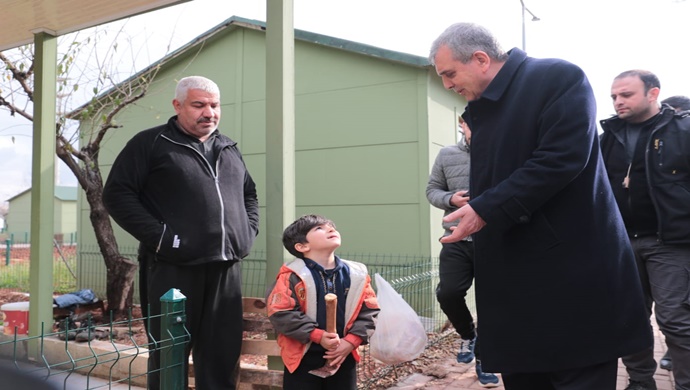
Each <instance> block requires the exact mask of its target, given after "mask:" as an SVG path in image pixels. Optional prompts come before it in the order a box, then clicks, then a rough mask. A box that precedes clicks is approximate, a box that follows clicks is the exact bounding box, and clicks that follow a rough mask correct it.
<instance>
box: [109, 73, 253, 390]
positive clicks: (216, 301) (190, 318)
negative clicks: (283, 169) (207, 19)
mask: <svg viewBox="0 0 690 390" xmlns="http://www.w3.org/2000/svg"><path fill="white" fill-rule="evenodd" d="M173 107H174V108H175V112H176V113H177V115H176V116H173V117H172V118H170V119H169V120H168V123H167V124H164V125H162V126H158V127H154V128H151V129H148V130H144V131H142V132H140V133H138V134H136V135H135V136H134V137H133V138H132V139H131V140H130V141H129V142H128V143H127V145H126V146H125V147H124V149H123V150H122V151H121V152H120V154H119V156H118V157H117V158H116V160H115V162H114V164H113V167H112V170H111V171H110V175H109V176H108V180H107V182H106V185H105V188H104V190H103V201H104V203H105V206H106V208H107V209H108V212H110V215H111V216H112V217H113V219H114V220H115V221H116V222H117V223H118V224H119V225H120V226H121V227H122V228H123V229H125V230H126V231H127V232H128V233H130V234H131V235H132V236H134V237H135V238H136V239H137V240H139V242H140V246H139V263H140V265H139V269H140V271H139V278H140V279H139V290H140V296H141V306H142V309H143V310H144V315H145V316H147V317H150V324H148V323H147V325H149V326H148V327H147V331H148V332H149V335H150V336H149V337H152V338H153V340H149V341H150V344H151V345H154V344H152V343H153V342H154V341H156V342H159V341H160V340H161V335H160V317H159V314H161V304H160V297H161V296H162V295H164V294H165V293H166V292H167V291H168V290H170V289H171V288H177V289H179V290H180V291H181V292H182V294H184V295H185V296H186V297H187V300H186V305H185V310H186V326H187V329H188V330H189V332H190V335H191V341H190V342H189V343H188V345H187V348H186V354H187V356H188V355H189V353H190V350H191V351H193V359H194V372H195V383H196V386H197V388H200V389H235V388H236V387H237V382H238V374H239V356H240V350H241V346H242V292H241V288H240V284H241V281H242V277H241V270H240V264H239V261H240V260H241V259H242V258H243V257H245V256H247V254H249V250H250V249H251V246H252V244H253V243H254V239H255V237H256V235H257V234H258V226H259V212H258V200H257V196H256V187H255V184H254V181H253V180H252V178H251V176H250V175H249V172H248V171H247V169H246V167H245V164H244V161H243V159H242V155H241V154H240V151H239V150H238V148H237V143H236V142H234V141H233V140H231V139H230V138H228V137H226V136H224V135H222V134H221V133H220V132H219V131H218V122H219V120H220V91H219V89H218V86H217V85H216V84H215V83H214V82H213V81H211V80H209V79H207V78H204V77H199V76H191V77H186V78H183V79H182V80H180V81H179V83H178V84H177V88H176V91H175V99H174V100H173ZM149 305H150V311H147V310H146V309H147V307H149ZM164 338H167V337H164ZM152 349H153V348H152ZM159 354H160V351H155V350H154V351H151V353H150V354H149V376H148V387H149V389H159V388H160V384H159V375H158V372H157V371H156V370H158V369H159V366H160V361H159ZM186 360H187V359H185V362H186ZM184 372H187V368H186V367H185V371H184ZM185 377H186V376H185ZM185 388H187V386H186V385H185Z"/></svg>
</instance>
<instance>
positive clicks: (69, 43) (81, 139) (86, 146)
mask: <svg viewBox="0 0 690 390" xmlns="http://www.w3.org/2000/svg"><path fill="white" fill-rule="evenodd" d="M82 34H83V33H82ZM89 34H90V35H89V36H88V37H87V38H86V39H85V40H83V41H82V40H79V39H78V38H79V34H73V35H70V36H67V37H66V38H67V40H66V42H60V43H59V45H58V48H59V51H61V54H59V58H58V62H57V73H58V114H57V116H56V122H55V136H56V153H57V156H58V157H59V158H60V160H62V161H63V162H64V163H65V164H66V165H67V167H68V168H69V169H70V170H71V171H72V173H74V175H75V176H76V178H77V181H78V182H79V186H80V187H81V188H82V189H83V190H84V194H85V197H86V200H87V202H88V203H89V206H90V214H89V218H90V221H91V225H92V226H93V229H94V232H95V236H96V240H97V242H98V246H99V248H100V251H101V254H102V255H103V259H104V261H105V265H106V268H107V281H106V296H107V298H106V299H107V309H108V310H109V311H112V312H113V314H114V315H115V317H120V316H122V315H124V314H125V312H126V309H127V308H128V307H130V306H131V305H132V297H133V285H134V276H135V274H136V269H137V265H136V263H134V262H133V261H132V260H130V259H128V258H126V257H124V256H122V255H121V254H120V252H119V250H118V246H117V241H116V239H115V234H114V233H113V227H112V224H111V221H110V218H109V214H108V212H107V211H106V209H105V207H104V205H103V177H102V175H101V170H100V167H99V163H98V155H99V151H100V149H101V144H102V142H103V140H104V137H105V136H106V134H107V133H108V131H110V130H113V129H118V128H120V127H122V126H121V125H118V124H117V122H116V119H115V118H116V116H117V114H118V113H119V112H121V111H122V110H124V109H125V108H126V107H128V106H131V105H133V104H135V103H136V102H137V101H138V100H139V99H141V98H143V97H144V96H145V95H146V93H147V92H148V91H149V87H150V86H151V82H152V81H153V79H154V77H155V76H156V74H157V72H158V70H159V68H160V65H161V63H159V64H157V66H150V67H148V68H146V69H144V70H143V71H140V72H138V73H135V72H134V71H131V72H129V73H128V74H126V75H125V76H130V75H131V74H135V75H134V76H131V77H129V78H127V79H126V80H124V81H120V80H118V76H119V75H120V74H121V72H122V71H121V70H118V67H119V66H120V64H121V62H120V61H119V58H120V57H121V55H120V54H118V47H119V45H118V43H117V42H118V39H122V37H123V36H125V35H126V34H124V33H123V27H121V29H120V30H119V31H118V32H117V33H116V34H115V35H116V38H115V39H113V40H112V43H108V44H104V43H105V40H106V38H105V37H107V35H108V32H107V30H98V29H93V30H92V31H91V32H89ZM63 43H66V44H63ZM126 47H128V48H130V50H131V49H132V45H126ZM63 49H64V50H63ZM135 54H136V53H128V58H133V57H136V55H135ZM34 60H35V59H34V50H33V45H27V46H23V47H20V48H17V49H13V50H11V51H7V52H0V61H2V63H3V64H4V69H3V70H1V72H2V80H0V108H3V107H4V108H5V109H6V110H7V111H9V114H10V115H12V116H16V115H19V116H22V117H24V118H26V119H27V120H29V121H33V118H34V117H33V99H34ZM132 62H133V60H132V61H131V62H130V63H132ZM80 94H81V95H80ZM80 98H81V101H82V105H81V106H80V107H79V108H77V109H75V110H69V109H68V107H69V106H70V103H71V104H75V103H74V101H75V100H80ZM74 121H79V123H80V124H81V125H80V128H79V131H73V130H72V129H73V128H74V126H73V125H74Z"/></svg>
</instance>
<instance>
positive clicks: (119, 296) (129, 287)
mask: <svg viewBox="0 0 690 390" xmlns="http://www.w3.org/2000/svg"><path fill="white" fill-rule="evenodd" d="M88 177H89V179H90V180H89V181H88V185H87V186H88V188H86V187H85V186H84V185H83V184H82V187H83V188H84V190H85V192H86V200H87V201H88V202H89V206H90V208H91V213H90V214H89V218H90V219H91V225H92V226H93V230H94V233H95V234H96V241H97V242H98V246H99V248H100V250H101V254H102V255H103V260H104V261H105V266H106V269H107V281H106V299H107V311H109V312H112V315H113V318H114V319H121V318H123V317H125V316H126V315H127V308H129V307H131V306H132V297H133V294H134V276H135V275H136V270H137V264H136V263H135V262H133V261H132V260H130V259H127V258H126V257H123V256H122V255H121V254H120V251H119V249H118V247H117V240H116V239H115V234H114V233H113V226H112V224H111V222H110V215H109V214H108V211H107V210H106V209H105V206H104V205H103V184H102V179H101V175H100V171H94V170H93V169H92V170H91V171H90V172H89V174H88Z"/></svg>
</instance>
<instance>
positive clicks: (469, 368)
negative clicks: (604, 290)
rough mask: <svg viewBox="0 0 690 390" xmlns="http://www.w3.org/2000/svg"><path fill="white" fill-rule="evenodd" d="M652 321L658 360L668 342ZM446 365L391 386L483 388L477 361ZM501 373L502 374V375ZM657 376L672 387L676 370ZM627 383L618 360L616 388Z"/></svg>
mask: <svg viewBox="0 0 690 390" xmlns="http://www.w3.org/2000/svg"><path fill="white" fill-rule="evenodd" d="M652 324H654V351H655V353H654V355H655V358H656V361H657V362H659V360H660V359H661V357H662V356H663V355H664V353H666V343H665V342H664V336H663V335H662V334H661V332H660V331H659V329H658V327H657V326H656V320H654V319H652ZM441 364H442V365H443V366H444V371H447V375H445V376H444V377H442V378H435V377H432V376H427V375H422V374H412V375H410V376H408V377H406V378H404V379H403V380H402V381H400V382H399V383H398V384H397V385H395V386H393V387H390V388H389V389H388V390H416V389H429V390H477V389H484V387H482V386H481V385H480V384H479V382H477V376H476V374H475V373H474V362H472V363H470V364H460V363H457V362H456V361H455V356H449V357H448V358H447V359H445V360H444V362H443V363H441ZM499 377H500V375H499ZM654 378H655V379H656V385H657V389H658V390H673V389H674V383H673V374H671V373H670V372H669V371H666V370H663V369H661V368H657V371H656V374H655V375H654ZM627 385H628V374H627V372H626V371H625V366H623V363H622V362H621V361H620V360H619V361H618V383H617V385H616V390H624V389H625V387H626V386H627ZM494 389H497V390H504V387H503V382H502V381H501V384H500V386H498V387H494Z"/></svg>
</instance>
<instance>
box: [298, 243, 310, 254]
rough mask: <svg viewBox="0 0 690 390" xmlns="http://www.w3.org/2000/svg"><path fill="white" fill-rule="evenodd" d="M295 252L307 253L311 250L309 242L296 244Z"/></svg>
mask: <svg viewBox="0 0 690 390" xmlns="http://www.w3.org/2000/svg"><path fill="white" fill-rule="evenodd" d="M295 250H296V251H297V252H299V253H304V252H307V251H308V250H309V243H308V242H305V243H301V242H298V243H297V244H295Z"/></svg>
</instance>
